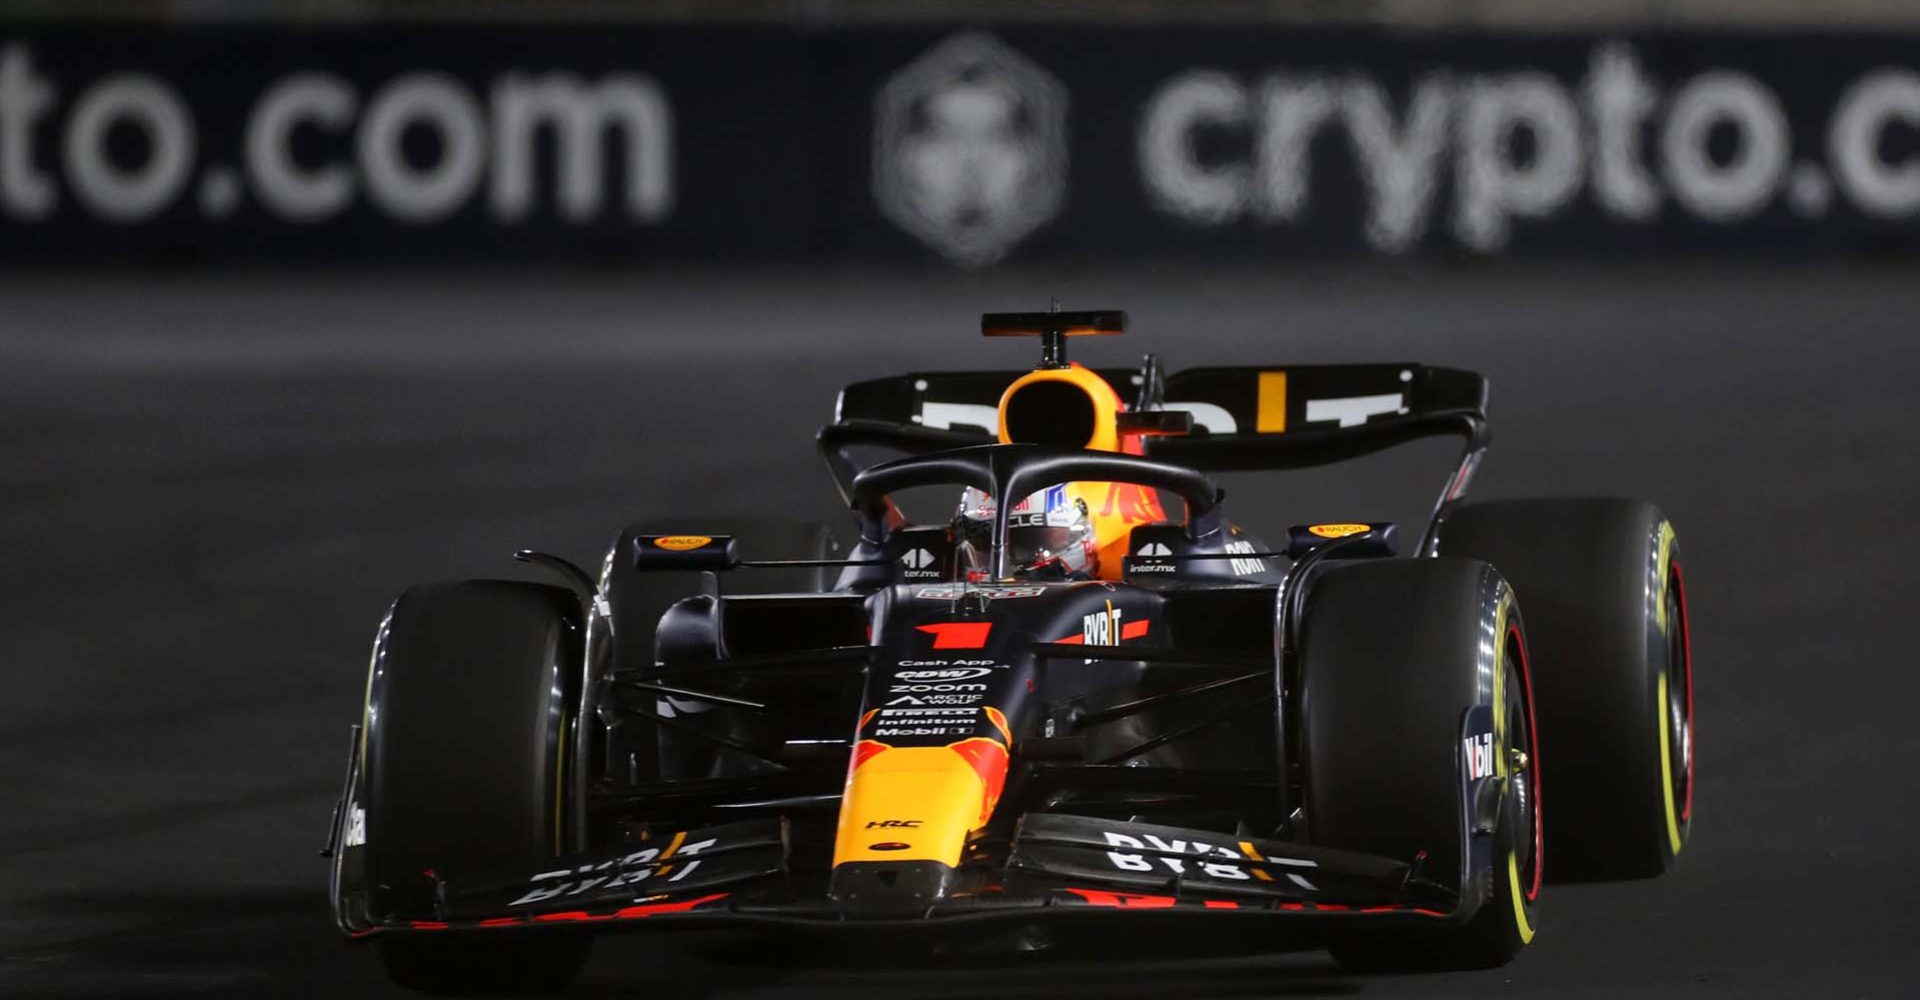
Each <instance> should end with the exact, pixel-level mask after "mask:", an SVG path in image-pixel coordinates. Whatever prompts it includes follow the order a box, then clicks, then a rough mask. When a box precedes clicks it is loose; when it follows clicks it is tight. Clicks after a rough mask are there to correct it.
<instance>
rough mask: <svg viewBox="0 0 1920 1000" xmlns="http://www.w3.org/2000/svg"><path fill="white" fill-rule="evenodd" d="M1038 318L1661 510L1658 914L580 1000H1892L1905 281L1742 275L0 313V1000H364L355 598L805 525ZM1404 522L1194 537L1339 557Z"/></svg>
mask: <svg viewBox="0 0 1920 1000" xmlns="http://www.w3.org/2000/svg"><path fill="white" fill-rule="evenodd" d="M1053 295H1057V296H1059V297H1060V298H1061V299H1062V300H1063V301H1065V302H1067V303H1068V304H1069V305H1072V306H1096V307H1098V306H1124V307H1126V308H1128V309H1129V310H1131V312H1132V315H1133V319H1134V327H1135V333H1134V334H1133V335H1131V336H1130V337H1128V338H1127V339H1126V341H1124V342H1118V343H1115V342H1103V343H1101V344H1099V345H1097V346H1089V347H1085V348H1082V347H1081V345H1078V344H1076V349H1080V350H1081V351H1082V356H1084V357H1087V358H1089V359H1092V360H1096V361H1103V362H1109V363H1124V362H1127V361H1130V360H1131V359H1133V358H1136V357H1137V354H1138V352H1139V351H1141V350H1143V349H1152V350H1156V351H1159V352H1161V353H1162V354H1164V355H1166V356H1167V357H1168V358H1169V360H1170V362H1171V363H1172V365H1173V366H1175V367H1180V366H1184V365H1193V364H1203V363H1233V362H1256V361H1275V360H1293V361H1328V360H1349V359H1353V360H1405V359H1416V360H1425V361H1429V362H1435V363H1445V364H1454V365H1460V366H1465V367H1473V368H1478V369H1481V370H1483V371H1486V372H1487V373H1489V374H1490V375H1491V377H1492V379H1493V384H1494V405H1493V412H1494V427H1495V444H1494V448H1493V453H1492V455H1491V457H1490V459H1489V461H1488V463H1487V464H1486V465H1485V467H1484V468H1483V472H1482V475H1481V478H1480V480H1479V482H1478V483H1477V484H1476V490H1475V492H1476V494H1477V495H1479V496H1497V495H1498V496H1511V495H1526V494H1555V493H1589V492H1591V493H1612V494H1627V495H1637V496H1645V497H1649V498H1653V499H1656V500H1657V501H1658V502H1660V503H1661V504H1662V505H1663V506H1664V507H1665V508H1666V509H1667V511H1668V512H1669V513H1670V514H1671V515H1672V516H1673V518H1674V519H1675V521H1676V522H1677V523H1678V525H1679V527H1680V534H1681V538H1682V541H1683V544H1684V546H1685V548H1686V555H1687V559H1688V580H1689V584H1690V589H1691V600H1690V603H1691V604H1692V611H1693V626H1694V629H1695V648H1696V657H1697V664H1698V678H1697V700H1698V706H1699V761H1700V770H1699V774H1698V790H1697V815H1698V822H1697V824H1696V827H1695V831H1694V839H1693V843H1692V845H1691V846H1690V848H1689V850H1688V851H1687V853H1686V854H1685V855H1684V856H1683V857H1682V858H1681V861H1680V864H1679V866H1678V868H1677V869H1676V870H1675V871H1674V872H1673V873H1672V874H1671V875H1670V876H1668V877H1666V878H1664V879H1661V880H1657V881H1647V882H1634V883H1624V884H1615V885H1577V886H1555V887H1551V888H1550V889H1549V891H1548V894H1547V896H1546V902H1545V906H1546V911H1545V916H1544V926H1543V929H1542V931H1541V934H1540V937H1539V938H1538V939H1537V941H1536V944H1535V946H1534V947H1532V948H1531V949H1530V950H1529V951H1528V952H1527V953H1526V954H1525V955H1523V956H1522V957H1521V958H1520V959H1519V960H1518V961H1516V962H1515V963H1514V964H1513V965H1511V966H1510V967H1508V968H1507V969H1504V970H1500V971H1494V972H1487V973H1480V974H1470V975H1468V974H1463V975H1447V976H1414V977H1397V978H1368V977H1356V976H1350V975H1347V974H1345V973H1343V972H1341V971H1340V970H1338V969H1337V968H1336V967H1335V966H1333V965H1332V964H1331V963H1330V962H1329V961H1328V960H1327V959H1326V958H1325V956H1324V955H1323V954H1321V953H1318V952H1312V951H1305V952H1300V951H1292V952H1288V951H1277V952H1276V953H1272V954H1264V955H1263V954H1249V955H1238V956H1233V955H1229V956H1226V957H1222V956H1218V955H1195V954H1189V953H1187V952H1184V951H1181V950H1175V951H1173V952H1172V953H1168V952H1167V951H1166V949H1164V948H1157V947H1156V945H1158V944H1159V942H1154V941H1143V940H1136V939H1131V938H1128V937H1125V936H1123V935H1121V934H1119V933H1118V932H1116V934H1115V936H1114V938H1113V939H1112V940H1111V942H1110V947H1109V948H1106V949H1104V950H1100V949H1096V950H1095V951H1094V952H1093V953H1091V954H1084V955H1078V956H1070V957H1068V958H1065V959H1057V960H1054V961H1016V960H1010V959H1008V960H993V961H987V962H975V963H967V962H961V963H958V964H949V965H944V966H940V967H938V968H937V969H931V968H921V967H916V966H914V965H912V964H905V965H900V964H895V965H887V964H884V963H852V964H847V963H845V962H842V961H840V960H838V959H835V960H827V959H823V958H820V957H818V956H814V955H811V954H807V953H795V952H793V951H792V950H790V949H788V950H782V951H767V950H760V949H757V948H756V947H755V946H754V945H753V943H752V942H751V941H745V942H742V941H736V940H734V939H732V938H729V937H728V936H726V935H703V936H698V937H694V938H673V939H670V946H662V945H660V944H654V943H650V942H649V941H648V940H647V939H644V938H638V937H627V938H618V939H609V940H608V941H606V942H603V944H602V946H601V948H600V950H599V951H598V952H597V955H596V958H595V959H594V961H593V963H592V964H591V965H590V966H589V967H588V970H587V972H586V975H585V976H584V978H583V980H582V982H581V985H580V987H579V991H580V992H581V993H582V994H584V995H588V996H614V995H635V996H648V997H681V996H690V997H712V998H747V997H753V998H773V997H854V998H863V997H874V998H880V997H886V998H894V997H922V996H924V997H955V998H959V997H968V998H974V997H979V998H991V1000H1000V998H1016V997H1031V996H1037V995H1043V994H1044V995H1050V996H1053V997H1057V998H1061V1000H1077V998H1082V997H1084V998H1110V997H1120V998H1157V997H1227V996H1231V997H1264V996H1298V995H1309V996H1318V995H1349V994H1357V995H1378V996H1398V995H1422V996H1456V995H1457V996H1488V995H1492V996H1555V997H1566V996H1574V997H1579V996H1589V997H1612V996H1618V995H1622V994H1630V995H1636V996H1662V997H1664V996H1672V997H1755V996H1787V997H1813V996H1817V997H1827V996H1833V997H1855V996H1876V997H1892V996H1911V995H1914V994H1915V992H1916V990H1920V972H1916V971H1915V969H1914V968H1913V966H1912V964H1911V961H1912V958H1913V955H1914V953H1915V952H1916V945H1920V917H1916V915H1915V914H1916V912H1917V910H1916V894H1917V893H1920V888H1917V887H1920V862H1916V860H1915V859H1916V849H1915V842H1914V836H1913V833H1914V819H1915V813H1916V809H1915V806H1914V802H1915V791H1916V790H1915V787H1914V785H1915V781H1914V778H1913V768H1914V765H1915V763H1916V762H1917V761H1920V735H1917V734H1916V730H1915V728H1914V726H1913V725H1912V724H1911V719H1912V717H1913V706H1914V704H1915V702H1916V696H1917V695H1920V671H1917V670H1916V666H1917V664H1916V663H1915V659H1914V654H1913V650H1914V649H1915V648H1916V643H1915V638H1916V637H1915V630H1916V624H1915V623H1916V620H1920V615H1916V613H1915V612H1916V601H1915V596H1914V595H1915V594H1916V592H1917V591H1916V586H1915V585H1916V583H1917V582H1920V581H1916V575H1920V574H1916V570H1915V567H1916V566H1920V540H1916V539H1920V532H1917V531H1916V529H1915V515H1916V513H1920V505H1917V504H1916V502H1915V498H1916V496H1917V495H1920V490H1917V488H1920V469H1917V468H1916V458H1917V454H1920V448H1917V447H1916V432H1915V428H1916V426H1920V400H1916V392H1917V390H1920V379H1916V370H1917V369H1920V335H1916V322H1920V321H1917V320H1916V317H1920V278H1916V275H1915V272H1914V270H1913V269H1912V268H1911V267H1892V266H1874V267H1870V266H1865V265H1861V266H1842V265H1837V264H1836V265H1828V266H1822V267H1818V268H1789V267H1784V266H1775V265H1763V264H1748V265H1739V266H1735V265H1716V266H1700V265H1695V266H1687V267H1666V266H1652V265H1648V266H1644V267H1633V268H1615V269H1609V270H1601V271H1594V270H1589V269H1585V268H1575V267H1572V266H1559V267H1544V266H1533V267H1518V266H1509V267H1503V268H1497V269H1490V268H1474V269H1468V270H1462V271H1449V270H1425V271H1411V272H1409V271H1392V270H1367V271H1362V272H1355V273H1346V272H1343V271H1340V270H1336V269H1331V268H1329V269H1320V270H1314V271H1310V272H1307V273H1293V274H1281V273H1274V272H1262V271H1255V270H1252V269H1247V270H1241V271H1234V272H1230V273H1225V274H1222V273H1219V272H1207V271H1201V270H1198V269H1183V268H1177V267H1173V268H1138V269H1133V270H1125V271H1118V272H1109V271H1085V272H1078V273H1063V274H1047V275H1037V274H1014V273H1012V272H1009V273H1008V274H1006V275H990V276H986V277H979V276H965V275H938V276H929V275H925V274H913V273H899V274H871V273H865V274H863V273H856V272H816V273H806V274H777V273H756V274H737V273H661V274H653V275H637V276H636V275H619V276H615V275H598V276H585V277H580V276H571V277H569V276H531V277H530V276H523V275H514V274H492V275H477V276H475V275H469V276H445V275H431V274H422V275H394V276H383V277H377V278H375V277H360V278H353V277H344V276H341V277H321V278H299V277H289V276H279V277H276V276H261V277H255V278H247V279H233V278H223V279H216V278H212V277H193V276H186V277H175V278H164V279H162V278H118V279H87V280H81V279H71V278H50V277H45V276H40V277H26V276H18V275H16V276H13V277H9V278H6V279H4V280H0V421H3V423H0V426H4V434H3V435H0V481H3V482H4V486H3V487H0V510H4V516H3V517H0V553H3V554H4V558H3V559H0V579H4V581H5V585H4V600H0V662H3V663H4V670H5V674H4V684H3V685H0V805H3V806H4V812H3V814H0V815H4V818H0V995H3V996H8V997H25V996H145V995H233V996H280V995H285V996H373V995H382V994H390V993H393V992H397V991H395V990H394V988H393V987H390V986H388V985H387V984H386V982H385V980H384V978H383V976H382V973H381V971H380V969H379V967H378V964H377V962H376V961H375V956H374V955H373V953H372V952H371V951H370V950H367V949H363V948H357V947H350V946H348V945H346V944H343V943H341V942H340V941H339V940H338V939H337V938H336V937H335V935H334V932H333V930H332V928H331V927H330V926H329V923H328V918H327V913H326V907H325V899H324V889H323V882H324V866H323V864H322V862H321V861H320V860H319V859H318V858H316V857H315V856H314V851H315V849H316V848H317V847H319V846H320V843H321V840H322V839H323V836H324V834H325V830H324V825H325V823H326V820H327V816H328V811H329V808H330V806H331V804H332V799H333V796H334V794H335V793H336V791H337V786H338V782H339V777H340V775H339V768H340V765H341V762H342V759H343V757H344V753H345V749H346V735H347V724H348V722H349V721H350V720H351V719H352V718H353V716H354V714H355V712H356V707H357V701H358V698H359V696H360V688H361V684H362V681H363V672H364V662H365V656H366V647H367V643H368V640H369V638H370V636H371V634H372V631H373V627H374V624H375V622H376V620H377V618H378V617H379V615H380V613H381V611H382V609H383V608H384V606H385V604H386V602H387V601H388V600H389V599H390V598H391V597H392V596H393V594H394V593H396V592H397V591H398V590H399V589H401V588H402V587H403V586H405V585H407V584H409V583H411V582H414V581H418V580H423V579H434V578H445V577H455V576H467V575H492V574H503V573H504V574H507V575H513V574H514V570H515V567H514V565H513V564H512V563H511V562H509V561H508V559H507V554H508V553H509V552H510V551H511V550H513V549H514V548H515V547H518V546H522V545H536V546H540V547H545V548H549V549H552V550H556V551H559V552H562V553H566V554H568V555H571V556H573V557H575V558H576V559H579V560H580V561H582V562H592V561H594V560H596V559H597V557H598V553H599V552H600V551H601V549H602V546H604V545H605V544H606V543H607V542H608V541H609V540H610V539H611V538H612V537H613V534H614V532H615V531H616V529H617V528H618V527H619V526H620V525H621V524H622V523H624V522H625V521H626V520H628V519H629V518H631V517H635V516H641V515H646V514H651V513H659V512H662V511H668V510H674V509H684V508H689V507H697V506H699V505H700V504H703V503H704V504H710V505H712V506H713V507H715V508H716V509H727V510H753V509H766V508H769V507H771V508H775V509H782V510H787V511H799V510H806V509H813V508H817V507H824V506H825V505H826V503H827V483H826V479H825V477H824V474H823V473H822V472H821V470H820V469H819V467H818V465H817V462H816V461H815V459H814V457H813V455H812V453H811V451H810V434H811V431H812V429H813V428H814V427H815V426H816V425H817V424H818V423H820V422H821V421H823V420H824V419H826V417H827V416H828V414H829V406H830V404H831V401H832V398H833V391H834V389H835V387H836V386H837V385H838V384H839V383H841V382H843V381H847V380H851V379H853V378H856V377H869V376H874V375H879V374H885V373H888V372H891V371H895V370H904V369H909V368H913V367H915V366H922V367H977V366H992V365H1009V366H1019V365H1021V364H1024V363H1025V361H1026V356H1025V352H1026V350H1027V345H1021V344H1008V343H1006V342H999V343H982V342H981V341H979V340H978V338H976V337H974V336H972V335H971V334H970V332H969V331H970V330H971V329H972V324H973V322H974V314H975V313H977V312H978V311H979V310H981V309H982V308H1027V307H1033V306H1036V305H1038V306H1044V305H1045V303H1046V302H1047V299H1048V297H1049V296H1053ZM1424 458H1431V459H1433V460H1434V461H1436V462H1437V461H1438V459H1437V457H1436V456H1424ZM1423 471H1424V474H1425V476H1426V477H1427V479H1428V480H1431V481H1432V483H1437V481H1438V475H1439V473H1438V469H1437V466H1432V465H1430V466H1428V467H1427V468H1426V469H1425V470H1423ZM1408 475H1411V473H1402V472H1400V471H1395V470H1387V471H1376V470H1374V468H1373V467H1372V466H1369V467H1367V468H1364V469H1361V470H1358V471H1356V472H1353V473H1348V472H1335V473H1332V474H1330V475H1329V476H1327V477H1326V478H1324V479H1323V480H1322V482H1323V484H1328V485H1327V489H1326V490H1324V491H1322V492H1321V493H1315V492H1314V491H1312V490H1308V489H1306V488H1304V487H1300V488H1296V487H1295V486H1293V485H1288V486H1286V487H1285V488H1284V489H1282V490H1277V491H1276V490H1269V491H1267V492H1266V493H1261V492H1259V491H1257V490H1256V491H1253V492H1250V493H1243V494H1241V495H1240V496H1239V497H1237V498H1236V500H1238V501H1240V502H1241V503H1242V506H1241V507H1240V508H1239V509H1240V510H1241V511H1242V513H1248V512H1249V511H1250V507H1251V506H1253V505H1250V504H1248V503H1247V501H1248V500H1249V498H1251V499H1253V500H1255V501H1257V504H1255V505H1265V504H1269V503H1271V504H1273V505H1275V506H1274V510H1275V511H1278V513H1277V514H1273V516H1275V517H1278V518H1279V520H1280V522H1281V523H1284V522H1285V521H1287V520H1305V519H1308V518H1314V517H1320V516H1333V517H1338V516H1340V515H1341V514H1343V513H1345V514H1347V515H1348V516H1353V514H1354V513H1355V510H1354V507H1352V506H1335V504H1336V503H1339V504H1359V503H1362V502H1364V495H1365V494H1366V493H1367V492H1368V491H1370V490H1373V489H1376V488H1380V487H1382V486H1383V485H1392V484H1397V483H1400V482H1401V481H1402V480H1404V479H1405V478H1406V476H1408ZM1369 477H1372V478H1369ZM1409 481H1410V480H1409ZM1290 482H1291V481H1290ZM1432 483H1429V482H1421V483H1420V487H1421V492H1420V493H1419V494H1417V495H1413V494H1409V496H1410V497H1411V499H1410V500H1408V501H1407V502H1405V503H1404V504H1403V505H1401V506H1400V507H1398V508H1396V512H1398V511H1401V510H1404V511H1406V512H1407V513H1408V514H1409V515H1410V514H1413V513H1417V512H1418V511H1419V509H1420V508H1421V507H1422V506H1423V505H1424V504H1425V502H1426V501H1427V499H1428V493H1427V492H1426V491H1427V490H1428V488H1429V487H1430V486H1431V485H1432ZM1343 491H1344V492H1345V493H1347V494H1352V495H1353V496H1351V497H1342V496H1341V495H1340V494H1342V492H1343ZM1326 497H1332V498H1333V499H1326ZM1354 497H1361V498H1362V499H1359V500H1356V499H1354ZM1378 509H1379V508H1378V506H1365V507H1363V509H1360V510H1359V511H1358V513H1359V514H1361V515H1367V514H1372V513H1373V512H1374V511H1376V510H1378ZM1295 511H1298V512H1299V516H1298V517H1292V516H1288V515H1290V514H1292V513H1293V512H1295ZM1262 513H1269V514H1272V513H1273V512H1272V511H1265V510H1263V511H1262ZM690 527H697V525H690ZM1546 766H1547V767H1549V768H1550V767H1551V762H1546ZM1551 780H1552V779H1551V771H1549V772H1548V777H1547V784H1546V791H1547V794H1548V795H1549V796H1550V795H1551V789H1552V784H1551ZM1551 802H1552V800H1551V798H1550V797H1549V798H1548V799H1547V800H1546V803H1547V808H1551V807H1552V806H1551ZM1281 944H1282V943H1281V942H1278V941H1276V942H1275V948H1276V949H1278V948H1280V947H1281Z"/></svg>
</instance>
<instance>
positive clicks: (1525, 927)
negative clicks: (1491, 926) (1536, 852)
mask: <svg viewBox="0 0 1920 1000" xmlns="http://www.w3.org/2000/svg"><path fill="white" fill-rule="evenodd" d="M1507 894H1508V896H1509V897H1510V898H1512V900H1513V926H1514V929H1515V930H1518V931H1519V932H1520V943H1521V944H1528V943H1530V942H1532V941H1533V922H1532V921H1530V920H1528V919H1527V895H1526V893H1524V892H1521V891H1520V857H1519V855H1517V854H1515V853H1513V852H1512V851H1508V852H1507Z"/></svg>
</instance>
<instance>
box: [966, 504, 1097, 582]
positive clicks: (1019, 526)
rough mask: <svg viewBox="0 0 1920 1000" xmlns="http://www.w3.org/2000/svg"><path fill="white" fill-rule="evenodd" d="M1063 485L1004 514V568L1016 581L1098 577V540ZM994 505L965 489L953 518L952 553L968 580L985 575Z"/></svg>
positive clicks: (988, 568) (1083, 510) (1084, 507)
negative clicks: (953, 549)
mask: <svg viewBox="0 0 1920 1000" xmlns="http://www.w3.org/2000/svg"><path fill="white" fill-rule="evenodd" d="M1068 485H1069V484H1066V483H1062V484H1060V485H1058V486H1049V487H1047V488H1046V489H1044V490H1041V491H1040V492H1038V493H1035V494H1033V495H1032V496H1029V497H1027V498H1025V499H1023V500H1021V501H1020V502H1019V503H1017V504H1015V505H1014V506H1013V509H1012V510H1010V511H1008V512H1007V568H1008V569H1009V570H1010V571H1011V572H1012V573H1013V574H1014V575H1016V576H1021V577H1028V578H1041V579H1056V580H1091V579H1093V578H1095V577H1096V576H1098V575H1099V573H1100V539H1099V537H1098V535H1097V534H1096V533H1095V531H1094V527H1093V518H1092V517H1091V516H1089V514H1088V512H1087V502H1086V500H1084V499H1082V498H1080V497H1077V496H1074V495H1073V494H1074V491H1073V490H1070V489H1069V488H1068ZM993 517H994V499H993V498H992V497H990V496H988V495H986V494H985V493H983V492H981V491H980V490H977V489H975V488H973V487H971V486H969V487H967V490H966V492H965V493H963V494H961V496H960V510H959V513H958V515H957V516H956V517H955V518H954V529H955V530H954V540H955V542H956V546H955V551H956V552H957V553H958V554H959V556H960V559H959V562H960V568H961V569H962V570H963V571H965V572H966V573H967V575H968V576H969V578H979V579H984V578H985V575H986V574H987V573H989V572H990V571H991V566H990V560H991V558H992V554H991V546H992V544H993Z"/></svg>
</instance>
